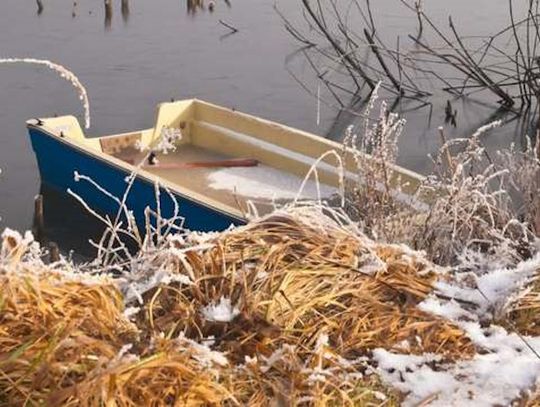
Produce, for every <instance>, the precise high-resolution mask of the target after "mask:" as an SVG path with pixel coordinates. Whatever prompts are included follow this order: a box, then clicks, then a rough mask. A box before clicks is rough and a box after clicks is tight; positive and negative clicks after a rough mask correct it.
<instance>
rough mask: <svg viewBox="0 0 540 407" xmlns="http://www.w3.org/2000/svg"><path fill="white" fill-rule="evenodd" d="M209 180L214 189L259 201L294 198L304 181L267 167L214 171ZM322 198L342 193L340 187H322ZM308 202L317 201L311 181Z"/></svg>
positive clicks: (307, 191)
mask: <svg viewBox="0 0 540 407" xmlns="http://www.w3.org/2000/svg"><path fill="white" fill-rule="evenodd" d="M208 179H209V181H210V187H212V188H214V189H218V190H226V191H231V192H233V193H236V194H238V195H241V196H244V197H249V198H259V199H270V200H273V199H275V200H278V199H294V198H296V196H297V194H298V191H299V190H300V187H301V186H302V181H303V178H301V177H298V176H296V175H293V174H289V173H286V172H284V171H280V170H277V169H274V168H271V167H268V166H266V165H259V166H257V167H249V168H226V169H222V170H219V171H215V172H212V173H211V174H210V175H209V176H208ZM319 190H320V195H321V196H320V197H321V198H328V197H330V196H331V195H332V194H334V193H336V192H338V190H337V188H334V187H330V186H328V185H325V184H319ZM301 197H302V198H306V199H317V198H319V196H318V190H317V184H316V183H315V182H314V181H311V180H310V181H308V182H307V183H306V185H305V187H304V190H303V192H302V195H301Z"/></svg>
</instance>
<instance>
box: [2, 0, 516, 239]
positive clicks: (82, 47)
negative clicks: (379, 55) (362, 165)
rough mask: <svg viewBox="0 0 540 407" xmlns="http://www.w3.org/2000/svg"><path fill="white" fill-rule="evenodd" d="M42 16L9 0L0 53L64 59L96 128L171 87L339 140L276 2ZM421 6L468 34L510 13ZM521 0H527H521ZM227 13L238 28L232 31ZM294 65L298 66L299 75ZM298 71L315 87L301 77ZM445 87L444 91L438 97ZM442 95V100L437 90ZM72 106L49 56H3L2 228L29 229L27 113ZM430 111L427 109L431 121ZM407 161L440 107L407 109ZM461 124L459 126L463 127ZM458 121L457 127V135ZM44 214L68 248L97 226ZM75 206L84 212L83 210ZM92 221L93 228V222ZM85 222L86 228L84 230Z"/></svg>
mask: <svg viewBox="0 0 540 407" xmlns="http://www.w3.org/2000/svg"><path fill="white" fill-rule="evenodd" d="M42 1H43V4H44V10H43V12H42V13H41V14H40V15H38V13H37V6H36V4H35V2H32V1H24V2H23V1H21V0H2V4H1V5H0V56H2V57H32V58H43V59H49V60H52V61H55V62H58V63H61V64H63V65H65V66H66V67H68V68H69V69H71V70H72V71H73V72H75V73H76V74H77V75H78V77H79V78H80V80H81V82H82V83H83V84H84V85H85V86H86V88H87V89H88V93H89V97H90V102H91V114H92V127H91V129H90V130H89V134H92V135H102V134H110V133H115V132H124V131H130V130H134V129H139V128H147V127H151V126H152V124H153V120H154V112H155V106H156V104H157V103H159V102H162V101H168V100H170V99H171V98H174V99H183V98H191V97H197V98H200V99H205V100H208V101H212V102H215V103H218V104H222V105H225V106H229V107H235V108H236V109H238V110H241V111H245V112H248V113H252V114H255V115H259V116H262V117H265V118H268V119H271V120H276V121H279V122H283V123H286V124H288V125H291V126H293V127H298V128H301V129H304V130H307V131H311V132H314V133H317V134H321V135H324V136H329V137H332V138H334V139H339V137H340V135H341V132H342V130H343V128H344V127H345V126H346V125H347V118H345V120H343V117H341V119H340V121H339V122H338V123H337V124H336V123H335V120H336V116H337V114H338V109H337V107H336V106H333V105H332V103H331V101H328V103H323V104H322V105H321V111H320V122H319V123H317V98H316V97H315V96H314V93H315V94H316V89H317V81H316V79H315V77H314V73H313V71H312V69H311V68H310V66H309V64H308V63H307V62H306V60H305V58H304V57H303V54H302V53H301V52H298V51H299V49H300V44H299V43H298V42H297V41H295V40H294V39H292V37H291V36H290V35H289V34H288V33H287V32H286V30H285V29H284V27H283V22H282V20H281V19H280V17H279V16H278V15H277V13H276V12H275V10H274V0H231V1H230V3H229V4H230V5H227V4H226V2H225V1H222V0H219V1H216V7H215V10H214V12H212V13H211V12H209V11H208V10H201V9H197V10H195V11H194V10H192V9H191V10H190V9H189V7H188V4H187V2H186V0H154V1H150V0H131V1H130V2H129V12H127V11H126V10H124V12H122V10H121V7H120V0H118V1H113V3H115V4H114V10H113V15H112V18H111V19H110V21H108V20H107V19H106V18H105V11H104V7H103V0H88V1H78V2H77V3H78V4H77V5H76V6H75V7H74V6H73V3H72V2H68V1H65V0H42ZM373 3H377V4H376V6H375V5H374V6H373V7H374V9H376V10H375V12H376V13H375V14H376V19H377V22H378V25H379V26H380V27H382V28H381V32H380V35H381V36H383V37H384V39H385V40H387V41H388V42H392V41H394V42H395V41H396V37H397V36H398V35H399V36H400V37H401V36H403V38H404V39H403V40H404V41H405V37H406V34H407V33H408V32H410V31H411V30H413V29H414V27H415V24H416V20H415V17H414V15H411V14H410V13H408V12H406V11H405V9H403V8H402V7H400V6H396V4H398V1H397V0H378V1H377V2H373ZM427 3H429V4H427V5H426V11H427V12H428V14H430V15H432V16H433V17H434V20H435V21H438V22H441V24H443V23H445V21H446V19H447V16H448V15H449V14H452V15H454V18H455V20H456V21H459V26H460V27H462V28H466V32H467V33H469V34H470V35H485V34H488V33H490V32H491V31H492V30H493V27H502V26H504V25H505V24H506V23H507V19H508V17H507V1H506V0H475V1H474V3H473V4H472V3H471V2H470V1H464V0H456V1H453V2H448V1H442V0H436V1H432V2H427ZM523 3H525V2H523ZM277 6H278V7H279V9H280V10H281V12H282V13H283V14H285V15H286V16H287V18H289V19H290V20H291V21H293V22H295V23H296V24H298V25H299V26H300V27H304V28H307V26H306V24H305V23H304V22H303V21H304V20H303V18H302V8H301V5H300V2H297V1H293V0H280V1H278V2H277ZM220 19H221V20H223V21H225V22H227V23H229V24H231V25H233V26H235V27H237V28H238V30H239V32H238V33H236V34H234V35H228V34H229V30H228V29H227V28H226V27H224V26H223V25H221V24H220V23H219V20H220ZM290 72H293V73H294V76H293V75H291V73H290ZM297 78H301V79H302V81H303V82H304V83H305V86H306V87H307V88H308V90H311V93H310V92H308V91H307V90H306V89H304V88H303V87H302V86H301V85H300V84H299V83H298V81H297ZM437 97H439V98H443V97H445V96H442V95H441V96H437ZM441 100H442V99H441ZM455 103H456V104H455V105H456V107H457V108H458V109H459V110H460V112H461V116H460V118H461V119H462V124H463V126H464V127H465V129H466V130H467V129H469V128H470V130H471V131H472V130H473V129H474V128H476V127H478V126H479V125H481V124H483V122H484V120H485V119H486V117H487V116H489V114H490V112H493V106H484V105H481V104H477V103H470V102H465V101H464V102H455ZM54 114H75V115H77V116H78V117H79V118H82V107H81V105H80V103H79V101H78V98H77V95H76V92H75V91H74V89H73V88H71V86H70V85H69V84H68V83H66V82H65V81H63V80H62V79H61V78H59V77H57V76H56V75H55V74H54V73H52V72H50V71H48V70H46V69H45V68H42V67H35V66H25V65H0V168H1V169H2V173H1V174H0V196H1V199H0V216H1V217H2V221H1V223H0V228H2V229H3V228H4V227H6V226H9V227H12V228H16V229H21V230H22V229H28V228H29V227H30V225H31V220H32V213H33V197H34V196H35V195H36V194H37V193H39V191H40V182H39V174H38V170H37V166H36V162H35V159H34V156H33V151H32V150H31V146H30V143H29V140H28V138H27V134H26V130H25V126H24V122H25V120H27V119H28V118H32V117H36V116H44V117H46V116H50V115H54ZM428 116H430V120H428ZM407 120H408V122H409V123H408V125H407V128H406V131H405V133H404V135H403V137H402V139H401V147H402V149H401V156H400V163H401V164H403V165H404V166H406V167H409V168H411V169H413V170H417V171H426V170H427V169H428V168H429V165H430V164H429V160H428V159H427V158H426V157H427V154H428V153H431V152H433V151H435V149H436V147H437V145H438V142H439V139H438V137H437V134H436V128H437V126H439V125H441V124H443V122H444V113H443V111H442V110H441V109H440V108H436V109H435V110H433V111H432V112H431V114H430V112H429V110H425V109H424V110H419V111H416V112H412V113H409V114H407ZM463 126H460V130H461V131H463V128H464V127H463ZM452 132H453V130H450V135H452V134H453V133H452ZM490 137H491V138H490V141H489V142H490V144H491V145H492V146H495V147H497V146H500V145H506V144H508V143H509V142H510V141H511V137H510V136H508V135H507V134H505V133H504V132H501V133H495V134H494V135H492V136H490ZM49 195H50V194H47V195H46V201H45V205H46V210H47V214H48V216H47V219H46V221H47V225H48V228H49V230H50V231H51V234H52V235H53V238H54V239H55V240H60V241H61V245H62V246H63V247H64V248H65V249H70V248H77V249H79V248H80V247H81V243H80V241H77V239H78V237H79V236H80V235H85V234H87V233H90V234H92V233H95V231H94V232H92V230H93V228H92V227H89V226H88V224H87V223H88V218H87V217H86V216H85V215H83V214H81V213H77V212H78V208H77V207H76V205H73V203H71V202H70V200H69V199H67V198H66V197H62V196H60V197H59V196H57V195H54V196H51V197H50V198H49V199H47V196H49ZM79 212H80V211H79ZM88 230H90V232H88ZM79 232H81V233H79Z"/></svg>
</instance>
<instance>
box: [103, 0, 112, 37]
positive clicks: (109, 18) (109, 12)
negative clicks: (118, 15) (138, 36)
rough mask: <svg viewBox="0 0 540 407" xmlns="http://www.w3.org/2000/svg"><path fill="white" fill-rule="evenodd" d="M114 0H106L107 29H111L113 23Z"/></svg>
mask: <svg viewBox="0 0 540 407" xmlns="http://www.w3.org/2000/svg"><path fill="white" fill-rule="evenodd" d="M112 16H113V9H112V0H105V29H106V30H110V29H111V24H112Z"/></svg>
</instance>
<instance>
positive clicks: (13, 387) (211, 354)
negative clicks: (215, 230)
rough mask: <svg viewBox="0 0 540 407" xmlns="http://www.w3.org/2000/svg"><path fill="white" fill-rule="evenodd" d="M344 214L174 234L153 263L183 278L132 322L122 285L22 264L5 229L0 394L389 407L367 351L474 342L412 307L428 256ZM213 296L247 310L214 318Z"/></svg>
mask: <svg viewBox="0 0 540 407" xmlns="http://www.w3.org/2000/svg"><path fill="white" fill-rule="evenodd" d="M338 218H339V214H338V213H335V214H333V215H332V213H328V212H327V213H323V212H321V211H320V208H317V207H297V208H296V209H289V210H287V211H281V212H278V213H275V214H274V215H272V216H268V217H266V218H263V219H260V220H259V221H255V222H253V223H251V224H250V225H248V226H246V227H242V228H238V229H235V230H231V231H228V232H225V233H223V234H220V235H217V236H215V237H211V238H209V239H208V238H206V239H205V240H204V242H202V244H201V242H195V241H190V240H189V239H184V238H183V237H171V238H169V239H167V240H166V242H167V243H165V247H162V251H161V253H162V255H161V256H158V257H153V262H154V264H153V266H154V267H155V268H157V269H166V270H168V271H169V272H171V273H172V275H177V276H183V278H177V279H172V280H171V281H168V282H164V283H161V284H157V285H156V286H154V287H152V288H151V289H149V290H147V291H146V292H144V293H141V295H142V299H143V304H142V306H141V308H140V310H139V312H138V313H137V314H136V315H135V317H134V320H133V322H130V321H129V319H128V318H127V316H126V315H125V314H124V311H125V309H124V307H125V305H124V300H125V297H123V295H122V292H124V291H123V290H124V288H125V287H123V286H122V284H121V283H120V282H119V281H116V280H115V279H114V278H112V277H92V276H91V275H89V274H84V273H79V272H72V273H69V272H67V271H66V268H67V267H70V266H69V265H67V264H60V265H53V266H46V265H44V264H42V263H40V262H39V260H36V258H32V260H31V261H30V260H29V258H26V257H25V256H26V254H25V251H24V250H23V249H22V248H23V247H24V245H25V244H26V243H24V242H23V241H19V242H17V241H16V239H15V240H13V237H10V238H6V240H5V241H4V246H5V247H8V248H9V250H4V257H3V260H2V272H1V276H0V280H1V284H2V285H3V287H4V289H3V291H2V296H1V299H2V301H1V304H2V305H1V311H0V393H1V394H3V396H2V397H3V399H2V398H0V402H1V403H3V404H9V405H24V404H25V403H34V404H40V403H45V404H49V405H87V406H98V405H104V404H106V405H114V406H131V405H174V404H176V405H209V404H225V405H227V404H230V405H244V404H249V405H269V404H271V403H276V402H277V403H283V404H305V405H321V406H322V405H359V404H360V405H381V404H385V405H396V404H397V403H398V401H399V395H398V394H397V393H395V392H394V391H391V390H389V389H388V388H386V387H385V386H383V385H382V384H381V382H380V381H379V379H378V378H377V376H376V375H373V374H370V371H369V369H368V366H367V364H366V363H365V362H366V360H367V357H369V355H370V350H371V349H373V348H375V347H378V348H379V347H383V348H386V349H393V348H396V347H398V348H399V347H400V346H402V345H401V344H402V342H403V341H408V342H409V343H410V344H411V346H410V352H412V353H418V354H421V353H424V352H434V353H439V354H441V355H443V356H444V357H445V358H446V359H447V360H453V359H456V358H460V359H461V358H467V357H469V356H471V355H472V354H473V353H474V348H473V346H472V345H471V343H470V341H469V340H468V339H467V338H466V337H465V335H464V334H463V332H461V331H460V330H459V329H458V328H457V327H455V326H453V325H452V324H450V323H448V322H446V321H444V320H442V319H439V318H436V317H433V316H431V315H428V314H426V313H423V312H421V311H419V310H418V309H417V308H416V307H415V305H416V304H417V303H418V302H420V301H422V300H423V299H424V298H425V297H426V296H427V295H428V294H429V293H430V292H432V283H433V281H434V280H435V279H436V278H437V273H436V270H435V267H434V266H433V265H432V264H431V263H429V262H427V261H426V260H424V259H423V258H422V257H421V255H420V254H418V253H415V252H411V251H409V250H407V249H406V248H404V247H401V246H392V245H382V244H376V243H374V242H372V241H371V240H369V239H367V238H366V237H365V236H363V235H361V234H359V232H358V231H357V230H354V229H353V228H352V225H350V224H344V223H340V221H339V219H338ZM9 239H11V240H12V241H10V242H8V240H9ZM195 240H196V239H195ZM163 253H167V255H166V256H165V255H163ZM141 255H142V254H141ZM154 272H155V271H154ZM186 278H189V280H190V281H191V283H189V284H187V283H186V282H185V279H186ZM182 281H183V282H184V283H182ZM118 284H119V287H120V289H119V288H118V287H116V285H118ZM221 298H228V299H230V300H231V303H232V305H233V306H235V307H237V308H238V309H239V311H240V314H239V315H238V316H237V317H236V318H233V319H232V320H230V321H221V322H220V321H212V320H207V319H206V318H205V317H204V316H203V313H202V310H203V309H204V308H205V307H206V306H208V305H210V304H215V303H217V302H218V300H219V299H221ZM135 301H136V300H135ZM128 305H136V302H134V303H133V304H128ZM417 338H422V339H421V340H418V339H417ZM205 343H208V346H207V345H205Z"/></svg>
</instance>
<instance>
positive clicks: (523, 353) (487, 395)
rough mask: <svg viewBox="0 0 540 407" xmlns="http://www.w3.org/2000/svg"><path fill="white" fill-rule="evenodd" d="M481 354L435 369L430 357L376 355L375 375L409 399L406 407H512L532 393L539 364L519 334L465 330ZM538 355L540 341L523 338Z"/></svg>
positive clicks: (474, 326) (466, 325)
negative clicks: (420, 406) (424, 405)
mask: <svg viewBox="0 0 540 407" xmlns="http://www.w3.org/2000/svg"><path fill="white" fill-rule="evenodd" d="M461 327H462V328H465V332H466V333H467V334H468V335H469V336H470V337H471V339H472V340H473V342H474V343H475V344H476V345H477V346H478V347H479V348H481V349H482V352H481V353H478V354H476V355H475V356H474V358H472V359H471V360H465V361H459V362H456V363H455V364H437V363H433V362H434V360H433V358H432V357H431V356H430V355H423V356H415V355H401V354H394V353H390V352H388V351H386V350H384V349H376V350H375V351H374V359H375V361H376V362H377V363H378V368H377V373H379V374H380V375H381V377H382V378H383V380H384V381H385V382H386V383H387V384H389V385H392V386H393V387H395V388H396V389H398V390H400V391H402V392H403V393H405V394H407V396H406V398H405V401H404V403H403V404H404V405H405V406H412V405H417V404H419V403H423V402H426V401H427V400H429V401H430V403H429V405H430V406H449V405H459V406H494V405H509V404H510V403H511V402H512V401H513V400H515V399H517V398H519V397H520V396H521V395H523V393H524V392H526V391H528V390H529V389H531V388H532V387H533V386H534V385H535V383H536V380H537V378H538V377H539V376H540V359H539V358H538V357H537V355H535V354H534V352H532V351H531V350H530V349H529V348H528V347H527V346H526V345H525V344H524V342H523V341H522V339H521V338H520V337H519V336H518V335H517V334H513V333H512V334H510V333H508V332H507V331H506V330H505V329H503V328H501V327H496V326H494V327H491V328H487V329H484V328H481V327H480V325H478V323H472V322H467V323H464V324H462V325H461ZM525 340H526V341H527V342H528V343H529V344H530V345H531V346H532V347H533V348H536V349H540V338H525Z"/></svg>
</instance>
